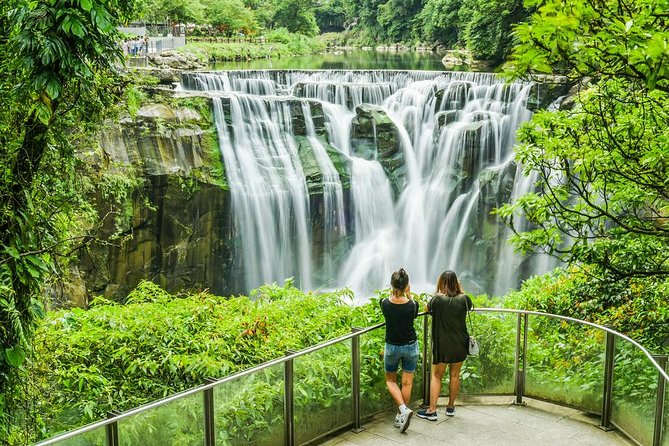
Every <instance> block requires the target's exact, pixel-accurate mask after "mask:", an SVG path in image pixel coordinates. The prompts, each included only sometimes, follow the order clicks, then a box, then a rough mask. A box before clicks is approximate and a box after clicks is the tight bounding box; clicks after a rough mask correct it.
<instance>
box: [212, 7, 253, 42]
mask: <svg viewBox="0 0 669 446" xmlns="http://www.w3.org/2000/svg"><path fill="white" fill-rule="evenodd" d="M205 16H206V21H207V23H209V24H210V25H212V26H213V27H214V28H216V29H218V30H219V31H221V32H223V33H224V34H225V35H227V36H232V35H233V34H234V33H236V32H239V31H241V32H243V33H244V34H246V35H251V34H254V33H255V32H256V30H257V29H258V23H257V22H256V18H255V16H254V14H253V11H252V10H251V9H249V8H247V7H246V6H245V5H244V3H243V2H242V1H241V0H209V1H208V2H206V9H205Z"/></svg>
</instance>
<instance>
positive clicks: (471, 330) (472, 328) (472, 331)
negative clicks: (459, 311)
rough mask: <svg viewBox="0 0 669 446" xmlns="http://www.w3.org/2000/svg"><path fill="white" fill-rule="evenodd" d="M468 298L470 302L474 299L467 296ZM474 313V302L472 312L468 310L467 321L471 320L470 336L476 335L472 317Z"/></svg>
mask: <svg viewBox="0 0 669 446" xmlns="http://www.w3.org/2000/svg"><path fill="white" fill-rule="evenodd" d="M466 296H467V297H469V300H470V301H471V300H472V298H471V297H470V296H469V295H467V294H466ZM473 311H474V302H472V309H471V310H470V309H469V308H467V320H469V331H470V335H472V334H474V324H472V317H471V314H472V312H473Z"/></svg>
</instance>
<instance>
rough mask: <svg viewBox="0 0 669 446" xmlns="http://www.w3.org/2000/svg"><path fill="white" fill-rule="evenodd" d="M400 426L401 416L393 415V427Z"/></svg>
mask: <svg viewBox="0 0 669 446" xmlns="http://www.w3.org/2000/svg"><path fill="white" fill-rule="evenodd" d="M401 425H402V415H401V414H397V415H395V421H393V426H395V427H400V426H401Z"/></svg>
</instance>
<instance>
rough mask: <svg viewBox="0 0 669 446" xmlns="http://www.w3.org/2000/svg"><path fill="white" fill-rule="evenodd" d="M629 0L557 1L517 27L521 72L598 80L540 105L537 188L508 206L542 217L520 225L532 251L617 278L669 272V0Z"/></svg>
mask: <svg viewBox="0 0 669 446" xmlns="http://www.w3.org/2000/svg"><path fill="white" fill-rule="evenodd" d="M624 3H625V7H624V8H622V7H620V3H619V2H603V3H601V4H600V3H597V4H591V3H590V2H585V1H572V2H569V6H570V7H569V8H568V9H567V8H564V7H563V5H562V2H553V1H548V2H544V3H542V4H541V7H540V8H539V9H538V13H537V14H535V15H534V16H533V17H532V21H531V22H530V23H529V24H526V25H522V26H519V27H518V28H517V31H516V33H517V35H518V38H519V40H520V45H519V46H518V47H517V49H516V51H515V53H514V60H513V62H512V63H513V65H514V66H515V72H514V73H515V75H516V76H518V75H523V74H526V73H530V71H531V70H538V71H544V72H546V71H548V72H551V71H552V72H555V73H562V74H566V75H568V76H570V77H572V78H574V79H579V78H581V77H583V76H587V77H588V78H589V79H590V80H591V83H590V84H583V85H582V88H581V91H580V93H579V94H578V95H577V96H576V97H574V98H572V102H573V104H572V107H571V108H570V109H568V110H564V111H560V112H558V113H548V112H543V113H538V114H536V115H535V116H534V118H533V119H532V121H531V122H530V123H529V124H527V125H526V126H525V127H524V128H523V129H522V130H521V132H520V134H519V139H520V141H521V142H522V144H521V145H520V146H519V147H518V149H517V154H518V156H517V159H518V160H519V161H520V162H522V163H523V165H524V167H525V170H526V173H528V174H529V173H530V172H534V173H535V174H536V175H538V179H539V182H538V186H539V188H538V190H537V191H536V192H534V193H531V194H528V195H526V196H525V197H523V198H521V199H520V200H518V202H517V203H515V204H513V205H509V206H506V207H504V208H502V209H501V210H500V211H499V213H500V215H501V216H502V217H503V218H504V219H505V220H506V221H507V222H508V223H509V224H510V225H514V223H517V222H514V213H517V212H521V213H522V214H523V215H524V216H525V217H526V218H527V220H529V222H530V223H532V227H530V228H529V230H528V229H526V228H521V227H520V226H518V224H516V227H515V230H516V231H517V234H516V236H515V237H514V243H516V245H517V247H518V248H519V249H520V250H522V251H523V252H529V251H533V250H535V249H540V250H544V251H547V252H549V253H554V254H556V255H560V256H561V257H562V258H563V259H564V260H565V261H567V262H569V263H572V264H576V263H584V264H592V265H597V266H598V268H599V271H594V270H591V271H590V272H591V273H592V274H596V275H597V276H598V277H599V278H608V279H610V280H621V279H624V278H627V277H652V276H655V275H661V276H667V275H669V258H668V257H667V256H666V254H664V252H666V251H667V248H669V196H668V195H667V187H668V186H669V163H667V161H668V159H669V158H668V157H669V150H668V148H669V130H668V129H669V111H668V110H667V107H666V104H667V102H668V99H669V97H668V94H669V71H666V63H665V62H666V57H667V54H669V53H667V52H666V51H667V50H666V48H669V46H668V45H669V34H668V33H667V31H666V29H667V17H666V15H662V13H661V11H666V2H664V6H665V8H664V9H662V7H661V5H659V4H658V3H657V2H646V1H641V2H624ZM628 3H629V4H628ZM660 3H663V2H660ZM658 45H659V47H658ZM651 47H653V48H665V50H664V51H665V52H662V51H659V52H658V51H656V50H651Z"/></svg>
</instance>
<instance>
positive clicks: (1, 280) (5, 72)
mask: <svg viewBox="0 0 669 446" xmlns="http://www.w3.org/2000/svg"><path fill="white" fill-rule="evenodd" d="M131 9H132V2H126V1H116V0H105V1H97V0H85V1H81V2H70V1H65V0H54V1H49V2H47V1H31V2H28V1H20V0H12V1H5V2H2V4H1V5H0V29H2V31H0V92H1V94H0V110H1V111H0V148H1V150H2V156H0V170H1V171H2V172H3V174H2V176H0V178H1V180H0V181H1V182H0V195H1V196H2V199H1V200H0V203H1V205H0V234H1V237H2V238H1V240H0V290H2V301H1V302H0V326H1V327H2V329H0V352H2V354H0V394H2V399H1V400H0V442H5V441H7V440H6V439H7V438H10V437H13V438H19V441H21V439H23V438H25V437H26V436H27V435H29V434H30V433H29V432H26V431H25V430H23V428H22V426H20V425H19V424H18V423H15V421H16V420H15V417H16V415H17V414H18V413H20V412H21V411H28V410H30V408H31V407H32V405H33V404H34V402H33V401H31V400H25V399H23V398H21V397H20V396H18V395H17V388H18V386H21V385H22V384H23V383H22V382H21V380H20V379H19V377H18V374H19V373H20V372H21V371H22V370H23V369H24V368H25V367H26V363H27V362H28V361H27V360H25V359H24V352H29V351H30V339H31V335H32V331H33V327H34V324H35V321H36V320H38V319H39V318H41V317H42V316H43V314H44V312H43V310H42V305H41V303H39V302H38V301H36V296H37V294H38V292H39V291H40V288H41V287H42V286H43V285H44V283H45V281H46V280H47V278H48V277H49V275H50V274H52V273H53V272H54V271H55V269H56V268H57V267H58V266H59V265H61V264H62V263H63V261H64V260H65V261H66V259H67V258H68V257H69V256H70V255H71V253H72V252H73V251H74V250H76V249H77V247H78V246H80V242H81V241H82V238H81V237H80V234H79V233H78V232H77V229H76V228H74V229H73V225H72V215H73V214H72V211H73V209H74V208H76V207H77V206H79V205H80V204H81V201H82V197H81V196H80V194H79V193H78V190H79V188H80V187H81V185H82V183H81V179H80V178H78V177H77V175H76V168H77V166H78V165H79V164H80V163H79V162H78V161H77V160H76V159H75V158H74V157H73V152H74V150H73V147H74V144H75V143H77V144H81V145H85V144H87V143H89V142H90V140H89V139H88V138H89V137H90V135H91V130H92V129H93V128H94V127H95V124H96V123H97V122H99V120H100V119H101V116H102V114H103V112H107V107H109V106H111V105H112V104H114V103H115V102H116V100H117V99H118V98H119V96H120V95H121V94H122V92H123V80H121V79H119V76H118V72H117V70H116V66H115V64H116V63H117V62H119V61H120V60H121V59H122V57H121V56H122V54H121V51H120V48H119V46H118V45H117V44H116V39H117V37H118V35H117V31H116V25H117V24H118V23H120V22H121V21H122V20H123V19H124V18H125V17H127V14H129V13H130V12H131ZM27 424H29V423H27ZM10 430H11V431H12V432H9V431H10Z"/></svg>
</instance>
